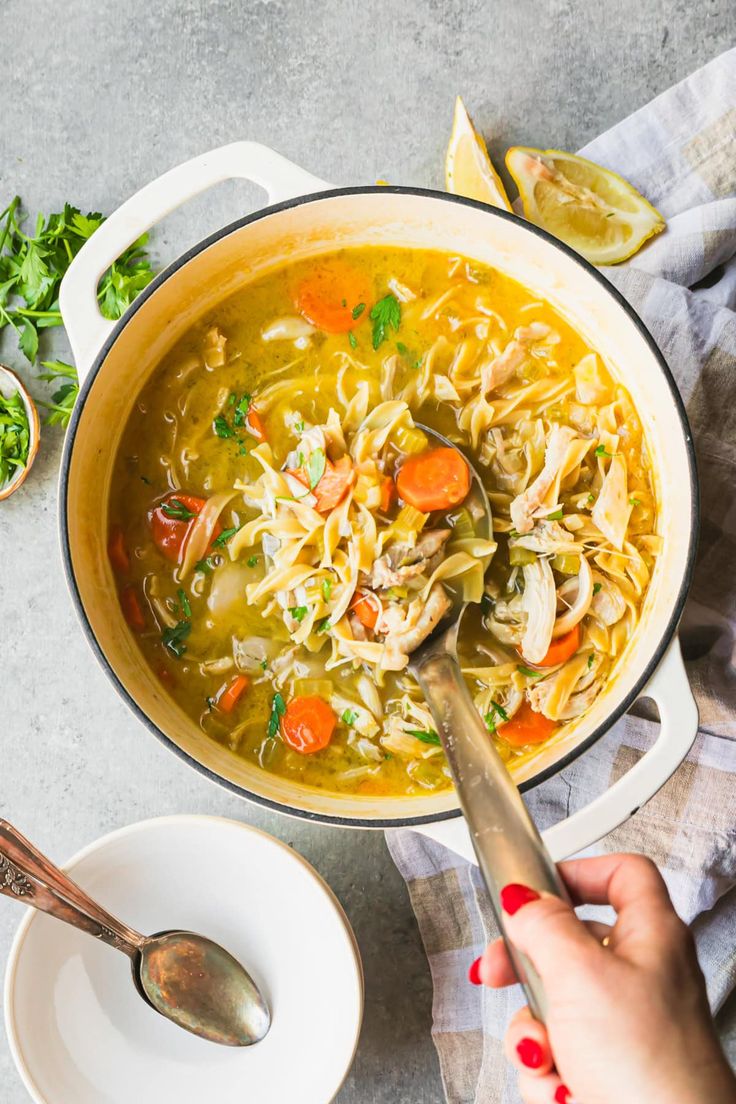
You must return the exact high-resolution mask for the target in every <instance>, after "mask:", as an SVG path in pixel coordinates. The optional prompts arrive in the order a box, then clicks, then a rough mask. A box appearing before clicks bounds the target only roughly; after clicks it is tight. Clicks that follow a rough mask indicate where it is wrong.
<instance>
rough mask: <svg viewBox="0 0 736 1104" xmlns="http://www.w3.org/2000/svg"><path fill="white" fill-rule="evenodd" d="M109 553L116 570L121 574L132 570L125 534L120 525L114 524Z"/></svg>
mask: <svg viewBox="0 0 736 1104" xmlns="http://www.w3.org/2000/svg"><path fill="white" fill-rule="evenodd" d="M107 555H108V558H109V560H110V563H111V564H112V566H113V567H114V569H115V571H119V572H120V574H121V575H125V574H127V572H128V571H130V556H129V555H128V549H127V548H126V546H125V534H124V533H123V530H122V527H121V526H120V525H113V527H112V529H111V530H110V537H109V539H108V542H107Z"/></svg>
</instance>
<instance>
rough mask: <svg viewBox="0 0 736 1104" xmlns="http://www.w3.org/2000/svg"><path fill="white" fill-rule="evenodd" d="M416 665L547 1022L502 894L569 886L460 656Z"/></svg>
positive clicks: (518, 959)
mask: <svg viewBox="0 0 736 1104" xmlns="http://www.w3.org/2000/svg"><path fill="white" fill-rule="evenodd" d="M414 670H415V673H416V676H417V679H418V681H419V685H420V686H421V688H422V691H423V692H424V696H425V698H426V700H427V704H428V705H429V708H430V710H431V712H432V716H433V717H434V721H435V724H436V725H437V731H438V733H439V735H440V738H441V740H442V745H443V747H444V749H445V753H446V755H447V760H448V762H449V764H450V770H451V771H452V776H453V779H454V782H455V787H456V789H457V792H458V797H459V799H460V806H461V808H462V811H463V813H464V815H465V819H466V821H467V823H468V828H469V829H470V836H471V839H472V841H473V847H474V849H475V853H476V855H477V856H478V865H479V867H480V870H481V874H482V875H483V880H484V881H485V884H486V888H487V889H488V893H489V894H490V898H491V904H492V906H493V911H494V913H495V915H496V919H497V921H498V925H499V927H500V929H501V932H502V933H503V936H504V939H505V940H506V945H507V947H508V950H509V955H510V957H511V961H512V962H513V964H514V969H515V970H516V975H517V977H518V978H519V981H520V982H521V984H522V985H523V987H524V990H525V992H526V995H527V998H528V1001H529V1007H530V1009H531V1011H532V1013H533V1014H534V1016H536V1018H537V1019H538V1020H541V1021H542V1022H544V1020H545V1018H546V1010H547V1001H546V997H545V992H544V987H543V985H542V981H541V978H540V977H539V975H538V974H537V972H536V971H535V969H534V967H533V966H532V964H531V962H530V961H529V960H528V958H527V957H526V956H525V955H523V954H521V952H520V951H517V950H516V948H515V947H514V945H513V944H512V943H511V942H510V940H509V939H508V938H507V937H506V931H505V926H504V920H503V910H502V908H501V904H500V898H499V894H500V890H501V889H502V888H503V887H504V886H505V885H508V884H509V883H512V882H515V883H521V884H523V885H527V886H530V887H531V888H532V889H536V890H537V892H540V893H553V894H555V895H557V896H559V897H562V898H564V899H565V900H567V899H568V897H567V893H566V891H565V887H564V885H563V884H562V880H561V878H560V876H559V874H558V872H557V867H556V866H555V864H554V862H553V861H552V858H551V856H550V855H549V853H548V852H547V849H546V848H545V846H544V844H543V843H542V839H541V837H540V835H539V832H538V831H537V829H536V827H535V825H534V822H533V821H532V819H531V817H530V816H529V813H528V812H527V808H526V806H525V804H524V802H523V801H522V799H521V795H520V793H519V791H518V789H517V788H516V786H515V785H514V783H513V781H512V779H511V775H510V774H509V773H508V771H507V770H506V767H505V766H504V763H503V760H502V759H501V757H500V755H499V754H498V752H497V751H496V749H495V747H494V746H493V741H492V740H491V739H490V737H489V733H488V729H487V728H486V727H485V725H484V724H483V722H482V720H481V718H480V716H479V715H478V711H477V710H476V708H475V706H474V704H473V699H472V698H471V696H470V693H469V691H468V688H467V686H466V685H465V681H464V679H463V677H462V673H461V671H460V666H459V664H458V661H457V659H456V658H455V657H454V656H453V655H452V654H451V653H448V652H444V653H435V654H430V655H428V656H427V658H426V659H424V660H420V662H419V663H418V664H417V665H416V667H415V668H414Z"/></svg>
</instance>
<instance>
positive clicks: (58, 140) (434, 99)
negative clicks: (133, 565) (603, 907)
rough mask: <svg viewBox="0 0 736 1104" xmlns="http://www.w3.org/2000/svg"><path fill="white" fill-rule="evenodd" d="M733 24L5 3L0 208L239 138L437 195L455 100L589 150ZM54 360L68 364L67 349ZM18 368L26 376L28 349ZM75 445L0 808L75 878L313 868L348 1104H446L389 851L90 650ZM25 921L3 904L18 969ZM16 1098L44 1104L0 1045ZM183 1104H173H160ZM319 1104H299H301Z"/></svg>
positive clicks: (576, 11) (5, 558)
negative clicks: (283, 812)
mask: <svg viewBox="0 0 736 1104" xmlns="http://www.w3.org/2000/svg"><path fill="white" fill-rule="evenodd" d="M735 35H736V17H735V15H734V8H733V4H732V0H700V2H699V3H697V4H693V3H691V2H690V0H649V2H648V3H645V4H642V3H641V0H617V2H616V3H615V4H608V5H606V4H600V3H594V2H592V0H585V2H580V0H578V2H575V0H467V2H464V3H463V2H460V0H404V2H403V3H401V4H398V3H392V2H391V0H378V2H373V3H370V2H369V3H365V2H362V3H359V2H357V0H350V2H347V3H340V2H334V3H331V4H326V3H320V2H311V0H293V2H288V0H285V2H279V0H271V2H268V0H262V2H255V0H242V2H238V0H213V2H209V3H208V2H207V0H155V2H153V3H151V2H150V0H126V2H125V3H122V4H117V5H116V4H105V5H103V4H100V3H96V2H94V0H0V41H2V49H1V50H0V88H2V89H3V93H4V110H3V113H2V120H1V121H0V209H2V207H3V206H4V205H5V202H7V200H8V199H9V198H10V197H11V196H12V195H13V194H14V193H16V192H18V193H20V194H21V195H22V196H23V198H24V200H25V202H26V205H27V207H28V209H29V210H30V211H31V212H35V211H36V210H37V209H44V210H50V209H56V208H57V207H58V205H59V204H62V203H63V202H64V201H65V200H70V201H72V202H74V203H76V204H78V205H80V206H82V207H83V208H89V209H93V210H94V209H99V210H102V211H109V210H111V209H112V208H114V207H115V206H116V205H117V204H118V203H120V201H121V200H123V199H124V198H125V197H126V196H127V195H129V194H130V193H131V192H132V191H134V190H135V189H136V188H137V187H139V186H140V185H141V184H142V183H144V182H146V181H148V180H150V179H151V178H152V177H154V176H156V175H158V174H159V173H160V172H162V171H163V170H165V169H167V168H169V167H170V166H172V165H173V164H175V163H177V162H178V161H180V160H183V159H185V158H187V157H189V156H192V155H193V154H195V153H197V152H200V151H203V150H205V149H207V148H209V147H213V146H216V145H219V144H221V143H224V142H228V141H231V140H233V139H235V138H239V137H248V138H253V139H258V140H260V141H262V142H266V143H268V144H270V145H273V146H274V147H275V148H276V149H278V150H280V151H281V152H283V153H285V154H286V155H287V156H289V157H291V158H292V159H294V160H295V161H297V162H299V163H301V164H302V165H304V166H305V167H306V168H309V169H311V170H312V171H313V172H315V173H317V174H318V175H321V176H324V177H325V178H326V179H328V180H332V181H334V182H335V183H338V184H351V183H366V182H372V181H373V180H375V179H376V177H386V178H388V179H389V180H391V181H392V182H396V183H406V184H429V185H437V186H439V185H440V184H441V180H442V160H443V153H444V147H445V144H446V141H447V137H448V132H449V126H450V120H451V114H452V104H453V99H454V96H455V94H456V93H457V92H461V93H462V95H463V96H464V97H465V99H466V102H467V104H468V106H469V107H470V109H471V110H472V112H473V113H474V115H475V117H476V119H477V121H478V123H479V125H480V126H481V127H482V129H483V130H484V132H485V133H486V134H487V135H488V136H489V137H490V139H491V147H492V149H493V150H494V151H496V152H498V151H500V150H502V149H503V148H504V147H505V146H506V145H508V144H510V143H512V142H518V143H524V144H530V145H542V146H543V145H553V146H560V147H563V148H570V149H574V148H576V147H577V146H579V145H581V144H582V143H583V142H585V141H586V140H587V139H589V138H591V137H592V136H593V135H595V134H596V133H598V132H599V131H600V130H602V129H604V128H606V127H607V126H609V125H610V124H612V123H614V122H616V121H617V120H618V119H619V118H621V117H622V116H624V115H626V114H628V113H629V112H630V111H632V110H634V109H635V108H637V107H638V106H640V105H641V104H642V103H644V102H646V101H647V100H648V99H650V98H651V97H652V96H654V95H656V94H657V93H658V92H660V91H662V90H664V89H665V88H666V87H668V86H669V85H670V84H672V83H673V82H675V81H677V80H679V79H680V78H682V77H684V76H686V75H687V74H688V72H690V71H691V70H692V69H694V68H696V67H698V66H700V65H702V64H703V63H705V62H706V61H708V60H709V59H710V58H712V57H714V56H715V55H716V54H717V53H719V52H720V51H721V50H723V49H725V48H727V47H729V46H731V45H733V42H734V37H735ZM257 202H258V195H257V193H256V192H255V190H251V189H248V188H243V187H235V186H226V187H222V188H220V189H218V190H217V192H215V193H213V194H212V195H210V196H209V197H208V198H207V199H206V200H205V201H201V200H200V201H199V202H197V203H195V204H192V205H191V206H190V207H189V208H187V210H186V211H185V212H182V213H180V214H179V215H177V216H174V217H172V218H170V219H169V220H167V223H166V225H165V226H163V227H161V229H160V230H159V232H157V234H156V236H155V247H156V250H157V252H158V254H159V256H160V258H161V260H162V261H166V260H168V259H171V258H172V257H173V256H174V255H175V253H176V252H177V251H178V250H180V249H181V247H182V246H183V245H185V244H186V243H187V242H190V241H193V240H194V239H196V238H198V237H201V236H202V235H203V234H204V233H205V232H206V231H208V230H212V229H214V228H216V227H217V226H218V225H222V224H223V223H224V222H225V221H227V220H228V219H230V218H232V217H235V216H236V215H237V214H239V213H241V212H242V211H244V210H246V209H248V208H250V207H251V206H253V205H255V204H256V203H257ZM53 348H54V349H55V351H58V352H60V353H63V352H64V346H63V337H62V336H61V335H59V334H57V335H54V345H53ZM0 354H2V359H3V360H5V361H6V362H7V363H10V364H11V365H13V364H14V365H15V366H16V367H18V368H19V369H20V370H21V371H22V372H24V373H25V374H26V376H27V375H28V373H27V372H26V371H25V369H26V367H27V366H26V365H24V362H23V360H22V358H21V356H20V355H19V354H18V353H17V351H16V350H15V348H14V347H13V344H12V343H8V342H7V341H6V342H5V343H4V344H3V345H0ZM60 446H61V434H60V433H59V432H58V431H56V430H49V431H47V432H45V433H44V436H43V447H42V453H41V456H40V458H39V460H38V462H37V465H36V467H35V469H34V471H33V475H32V478H30V479H29V481H28V483H27V484H26V487H25V488H24V490H23V491H22V492H21V493H20V494H18V495H17V496H16V497H15V498H14V499H12V500H10V501H8V502H6V503H3V504H1V505H0V565H1V567H0V611H1V612H0V617H1V624H2V650H1V653H0V688H1V689H2V698H1V700H2V708H1V710H0V733H1V734H2V760H1V766H0V809H1V810H2V814H3V815H5V816H8V817H9V818H11V819H12V820H14V821H15V822H16V823H17V824H18V825H19V826H21V827H22V828H23V830H24V831H25V832H27V833H28V834H29V835H30V836H31V837H32V838H33V839H35V840H37V841H38V843H39V844H40V845H41V846H43V847H46V848H48V850H49V851H50V853H51V854H52V855H54V856H56V857H58V858H59V859H63V858H64V857H65V856H67V855H69V854H70V853H71V852H73V851H75V850H76V849H77V848H79V847H81V846H82V845H83V844H85V843H87V842H88V841H90V840H92V839H94V838H95V837H97V836H99V835H100V834H102V833H104V832H108V831H110V830H111V829H113V828H117V827H119V826H121V825H124V824H128V823H130V822H132V821H135V820H138V819H141V818H143V817H150V816H156V815H160V814H164V813H173V812H206V813H216V814H222V815H224V816H234V817H241V818H243V819H246V820H248V821H250V822H251V823H254V824H256V825H258V826H260V827H262V828H265V829H267V830H268V831H270V832H272V833H274V834H275V835H277V836H279V837H281V838H282V839H285V840H288V841H289V842H291V843H293V844H294V846H295V847H296V848H297V849H298V850H299V851H301V852H302V853H303V854H304V855H305V856H306V857H307V858H308V859H309V860H310V861H311V862H313V863H314V864H315V866H316V867H317V868H318V870H320V871H321V873H322V874H323V875H324V876H325V877H326V879H327V880H328V882H329V883H330V884H331V885H332V886H333V888H334V889H335V891H336V893H337V895H338V896H339V898H340V900H341V901H342V902H343V904H344V906H345V908H346V910H347V912H348V914H349V916H350V919H351V921H352V923H353V925H354V928H355V931H356V934H357V937H358V941H359V943H360V946H361V950H362V953H363V959H364V963H365V969H366V979H367V1005H366V1015H365V1025H364V1029H363V1034H362V1039H361V1044H360V1049H359V1052H358V1056H357V1059H356V1062H355V1065H354V1067H353V1070H352V1073H351V1075H350V1078H349V1080H348V1082H347V1084H346V1086H345V1087H344V1089H343V1090H342V1092H341V1093H340V1096H339V1101H340V1104H384V1102H385V1104H388V1102H389V1101H391V1102H392V1104H393V1102H396V1101H400V1102H412V1104H435V1102H438V1101H440V1100H441V1099H442V1091H441V1084H440V1079H439V1071H438V1066H437V1061H436V1057H435V1054H434V1050H433V1047H432V1044H431V1041H430V1035H429V1032H430V1022H431V986H430V982H429V977H428V972H427V967H426V963H425V959H424V955H423V952H422V949H421V946H420V944H419V940H418V936H417V931H416V927H415V924H414V920H413V917H412V914H411V911H410V908H409V904H408V900H407V896H406V892H405V890H404V886H403V883H402V882H401V880H400V879H399V877H398V875H397V873H396V871H395V870H394V868H393V866H392V864H391V861H390V859H389V857H388V854H387V852H386V849H385V846H384V842H383V839H382V838H381V836H380V835H377V834H373V835H356V834H351V833H348V832H343V831H339V830H333V829H328V828H318V827H313V826H309V825H307V824H304V823H300V822H296V821H290V820H287V819H283V818H281V817H279V816H276V815H273V814H268V813H264V812H260V811H258V810H256V809H254V808H251V807H249V806H247V805H245V804H244V803H242V802H240V801H238V800H236V799H235V798H233V797H231V796H229V795H227V794H225V793H224V792H222V791H220V790H218V789H216V788H215V787H214V786H212V785H211V784H210V783H208V782H206V781H205V780H204V779H202V778H200V777H199V776H198V775H196V774H194V773H192V772H190V771H189V770H188V769H187V768H186V767H184V766H182V765H181V764H180V763H179V762H178V761H177V760H176V759H174V758H173V757H172V756H171V755H169V754H168V753H167V752H165V751H164V750H163V749H162V748H161V747H160V746H159V745H158V744H157V743H156V741H154V740H153V739H152V738H151V737H150V736H149V735H148V734H147V733H146V732H145V730H144V729H143V728H142V727H141V726H140V725H139V724H138V722H137V721H135V720H134V718H133V717H132V716H131V715H130V714H129V713H128V711H127V710H126V708H125V706H124V705H123V704H122V702H121V701H120V700H119V699H118V698H117V696H116V695H115V692H114V691H113V690H112V688H111V687H110V685H109V684H108V682H107V680H106V678H105V676H104V675H103V674H102V672H101V671H100V670H99V668H98V667H97V665H96V663H95V661H94V660H93V658H92V656H91V653H90V652H89V651H88V648H87V645H86V644H85V642H84V640H83V638H82V634H81V631H80V629H79V627H78V625H77V623H76V620H75V617H74V613H73V610H72V607H71V603H70V601H69V598H68V596H67V593H66V588H65V585H64V581H63V578H62V573H61V567H60V563H59V555H58V551H57V538H56V471H57V466H58V460H59V453H60ZM19 919H20V910H19V908H17V907H14V906H13V905H12V904H9V903H7V902H5V901H3V902H2V904H1V905H0V961H3V962H4V959H5V956H6V953H7V949H8V946H9V943H10V939H11V936H12V933H13V931H14V929H15V927H16V925H17V923H18V921H19ZM0 1086H2V1090H1V1091H0V1096H1V1097H2V1100H3V1102H4V1104H22V1102H23V1101H26V1100H27V1099H28V1098H27V1095H26V1093H25V1090H24V1089H23V1087H22V1085H21V1083H20V1081H19V1079H18V1077H17V1075H16V1073H15V1071H14V1068H13V1065H12V1062H11V1059H10V1056H9V1053H8V1050H7V1046H6V1045H5V1042H4V1039H3V1040H0ZM163 1104H167V1102H163ZM297 1104H298V1102H297Z"/></svg>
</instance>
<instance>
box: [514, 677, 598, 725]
mask: <svg viewBox="0 0 736 1104" xmlns="http://www.w3.org/2000/svg"><path fill="white" fill-rule="evenodd" d="M554 678H555V676H554V675H553V676H552V677H551V678H546V679H542V680H541V681H540V682H537V683H535V684H534V685H533V686H529V687H528V688H527V695H528V697H529V704H530V705H531V707H532V709H533V710H535V712H537V713H543V714H544V715H545V717H546V716H548V715H549V714H548V713H547V711H546V706H547V701H548V700H549V697H550V695H551V693H552V691H553V689H554ZM601 685H602V684H601V682H600V680H599V679H596V681H594V682H591V684H590V685H589V686H587V687H586V688H585V689H584V690H580V691H578V692H577V693H575V694H571V695H570V697H569V698H568V699H567V702H566V703H565V705H564V706H563V707H562V708H561V709H560V710H559V711H558V712H557V713H556V715H555V716H554V717H551V718H550V719H551V720H553V721H571V720H572V719H573V717H579V716H580V714H581V713H584V712H585V710H586V709H589V708H590V706H591V705H592V704H593V702H594V701H595V699H596V698H597V697H598V694H599V693H600V691H601Z"/></svg>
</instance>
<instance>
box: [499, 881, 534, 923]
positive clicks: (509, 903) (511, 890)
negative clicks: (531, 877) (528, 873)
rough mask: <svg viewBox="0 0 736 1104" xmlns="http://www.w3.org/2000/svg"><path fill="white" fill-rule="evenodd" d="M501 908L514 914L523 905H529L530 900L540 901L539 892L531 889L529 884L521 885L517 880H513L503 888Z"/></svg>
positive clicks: (511, 914)
mask: <svg viewBox="0 0 736 1104" xmlns="http://www.w3.org/2000/svg"><path fill="white" fill-rule="evenodd" d="M500 896H501V908H502V909H503V911H504V912H507V913H508V914H509V916H513V915H514V913H515V912H518V911H519V909H520V908H521V906H522V905H528V904H529V902H530V901H538V900H539V894H538V893H537V891H536V889H530V887H529V886H525V885H521V884H519V883H516V882H511V884H510V885H506V886H504V887H503V889H502V890H501V894H500Z"/></svg>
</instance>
